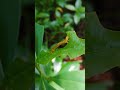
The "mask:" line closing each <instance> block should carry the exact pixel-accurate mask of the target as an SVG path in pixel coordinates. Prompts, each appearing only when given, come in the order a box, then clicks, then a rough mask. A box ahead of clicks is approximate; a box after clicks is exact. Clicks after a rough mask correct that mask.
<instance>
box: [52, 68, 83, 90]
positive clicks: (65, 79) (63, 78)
mask: <svg viewBox="0 0 120 90" xmlns="http://www.w3.org/2000/svg"><path fill="white" fill-rule="evenodd" d="M73 77H74V78H73ZM53 81H55V82H56V83H57V84H58V85H60V86H61V87H62V88H64V89H65V90H74V89H76V90H85V71H84V70H82V71H73V72H65V73H62V74H58V75H57V76H55V77H53ZM68 85H69V86H68Z"/></svg>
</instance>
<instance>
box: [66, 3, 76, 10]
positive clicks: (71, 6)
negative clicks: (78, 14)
mask: <svg viewBox="0 0 120 90" xmlns="http://www.w3.org/2000/svg"><path fill="white" fill-rule="evenodd" d="M65 8H67V9H68V10H71V11H75V7H74V6H73V5H71V4H67V5H65Z"/></svg>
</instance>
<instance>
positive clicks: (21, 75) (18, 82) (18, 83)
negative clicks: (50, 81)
mask: <svg viewBox="0 0 120 90" xmlns="http://www.w3.org/2000/svg"><path fill="white" fill-rule="evenodd" d="M5 75H6V76H5V77H4V79H3V82H2V85H0V88H2V89H3V90H5V89H10V90H28V89H30V88H31V86H32V85H34V77H33V76H34V64H32V63H26V62H24V61H23V60H21V59H19V58H17V59H16V60H15V61H14V62H12V63H11V64H10V65H9V66H8V68H7V70H6V72H5Z"/></svg>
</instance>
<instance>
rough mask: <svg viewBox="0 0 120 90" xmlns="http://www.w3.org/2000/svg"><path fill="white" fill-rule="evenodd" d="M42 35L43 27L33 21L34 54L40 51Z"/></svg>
mask: <svg viewBox="0 0 120 90" xmlns="http://www.w3.org/2000/svg"><path fill="white" fill-rule="evenodd" d="M43 35H44V27H43V26H41V25H39V24H38V23H35V51H36V55H38V54H39V53H40V51H41V47H42V42H43Z"/></svg>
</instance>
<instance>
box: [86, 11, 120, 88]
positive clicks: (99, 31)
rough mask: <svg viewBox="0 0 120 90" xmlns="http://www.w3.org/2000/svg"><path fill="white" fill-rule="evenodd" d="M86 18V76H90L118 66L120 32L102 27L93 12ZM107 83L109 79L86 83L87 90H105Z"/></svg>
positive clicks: (108, 83)
mask: <svg viewBox="0 0 120 90" xmlns="http://www.w3.org/2000/svg"><path fill="white" fill-rule="evenodd" d="M86 20H87V24H86V25H87V27H86V36H87V38H86V40H87V42H86V70H87V72H86V78H90V77H91V76H94V75H99V74H100V73H104V72H106V71H108V70H110V69H112V68H114V67H116V66H120V64H119V62H120V60H119V58H120V55H119V51H120V50H119V49H120V42H119V40H120V32H119V31H112V30H109V29H106V28H104V27H103V26H102V25H101V24H100V22H99V19H98V17H97V15H96V13H95V12H90V13H87V14H86ZM96 67H98V68H96ZM118 82H119V81H118ZM109 85H111V82H110V81H107V82H105V81H104V83H97V84H96V83H95V84H90V83H86V86H87V89H88V90H96V89H97V90H98V88H99V90H106V89H107V88H108V86H109ZM118 87H119V86H118ZM115 88H116V87H115Z"/></svg>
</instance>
